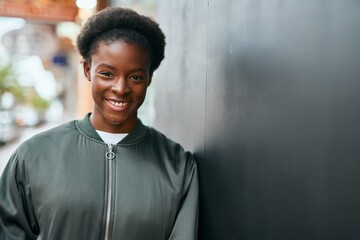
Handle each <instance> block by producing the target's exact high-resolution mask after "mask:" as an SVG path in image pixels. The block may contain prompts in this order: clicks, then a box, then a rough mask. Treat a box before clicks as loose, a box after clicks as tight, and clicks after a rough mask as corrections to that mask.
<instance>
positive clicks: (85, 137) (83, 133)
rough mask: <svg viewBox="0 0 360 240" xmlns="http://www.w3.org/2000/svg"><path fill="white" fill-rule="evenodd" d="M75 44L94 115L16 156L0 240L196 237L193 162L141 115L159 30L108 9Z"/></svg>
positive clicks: (161, 39)
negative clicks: (89, 84) (81, 59)
mask: <svg viewBox="0 0 360 240" xmlns="http://www.w3.org/2000/svg"><path fill="white" fill-rule="evenodd" d="M77 46H78V49H79V52H80V54H81V55H82V57H83V59H84V60H83V69H84V74H85V77H86V78H87V79H88V80H89V81H90V82H91V86H92V88H91V89H92V96H93V100H94V108H93V111H92V112H91V113H89V114H88V115H87V116H85V118H84V119H82V120H75V121H72V122H69V123H66V124H63V125H61V126H59V127H56V128H54V129H51V130H49V131H46V132H44V133H41V134H39V135H37V136H34V137H32V138H31V139H29V140H28V141H26V142H25V143H23V144H22V145H21V146H20V147H19V148H18V149H17V150H16V151H15V153H14V154H13V155H12V157H11V158H10V160H9V163H8V165H7V167H6V169H5V170H4V172H3V174H2V177H1V181H0V239H49V240H56V239H66V240H71V239H74V240H80V239H86V240H91V239H125V240H133V239H134V240H142V239H143V240H152V239H153V240H161V239H176V240H180V239H183V240H192V239H196V235H197V216H198V179H197V168H196V163H195V161H194V159H193V157H192V155H191V154H190V153H189V152H185V151H184V150H183V149H182V147H181V146H180V145H179V144H177V143H175V142H173V141H171V140H169V139H168V138H167V137H166V136H164V135H163V134H161V133H160V132H158V131H156V130H155V129H153V128H150V127H147V126H144V125H143V124H142V122H141V121H140V120H139V119H138V117H137V110H138V108H139V107H140V106H141V104H142V103H143V101H144V98H145V95H146V90H147V87H148V86H149V85H150V83H151V79H152V75H153V72H154V71H155V70H156V69H157V68H158V67H159V65H160V63H161V61H162V59H163V58H164V47H165V36H164V34H163V33H162V31H161V29H160V28H159V26H158V24H157V23H156V22H154V21H153V20H151V19H150V18H148V17H145V16H141V15H139V14H137V13H136V12H134V11H132V10H129V9H123V8H107V9H105V10H103V11H101V12H99V13H98V14H96V15H94V16H93V17H91V18H90V19H89V20H88V22H87V23H86V24H85V26H84V28H83V30H82V31H81V33H80V34H79V36H78V39H77Z"/></svg>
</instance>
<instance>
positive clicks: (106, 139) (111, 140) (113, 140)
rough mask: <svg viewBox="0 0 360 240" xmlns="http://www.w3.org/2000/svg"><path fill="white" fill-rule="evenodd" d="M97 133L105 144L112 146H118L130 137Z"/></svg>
mask: <svg viewBox="0 0 360 240" xmlns="http://www.w3.org/2000/svg"><path fill="white" fill-rule="evenodd" d="M96 132H97V133H98V134H99V136H100V137H101V139H102V140H103V141H104V142H105V143H111V144H117V143H118V142H120V141H121V140H122V139H123V138H124V137H126V136H127V135H128V133H108V132H103V131H99V130H96Z"/></svg>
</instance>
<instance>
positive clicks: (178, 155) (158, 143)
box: [148, 127, 195, 165]
mask: <svg viewBox="0 0 360 240" xmlns="http://www.w3.org/2000/svg"><path fill="white" fill-rule="evenodd" d="M148 137H149V141H150V142H151V144H152V146H153V147H154V148H156V149H158V150H160V151H161V152H164V153H166V154H169V155H170V156H171V158H172V159H176V160H181V161H184V160H185V161H186V162H187V164H190V165H192V164H195V161H194V157H193V154H192V153H191V152H189V151H186V150H185V149H184V148H183V146H182V145H181V144H180V143H178V142H176V141H174V140H173V139H171V138H169V137H167V136H166V135H165V134H164V133H162V132H160V131H159V130H157V129H155V128H153V127H149V132H148Z"/></svg>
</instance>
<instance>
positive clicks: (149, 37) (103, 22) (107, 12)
mask: <svg viewBox="0 0 360 240" xmlns="http://www.w3.org/2000/svg"><path fill="white" fill-rule="evenodd" d="M118 40H123V41H126V42H129V43H135V44H137V45H139V46H141V47H143V48H144V49H146V50H148V51H149V53H150V56H151V67H150V70H151V72H153V71H155V70H156V69H157V68H158V67H159V66H160V63H161V61H162V60H163V59H164V51H165V35H164V33H163V32H162V30H161V29H160V27H159V24H158V23H156V22H155V21H154V20H152V19H151V18H149V17H147V16H143V15H140V14H138V13H137V12H135V11H133V10H131V9H128V8H120V7H108V8H106V9H104V10H101V11H100V12H98V13H97V14H95V15H93V16H92V17H90V18H89V19H88V21H87V22H86V23H85V25H84V27H83V29H82V30H81V32H80V33H79V35H78V37H77V40H76V43H77V48H78V50H79V52H80V54H81V56H82V57H83V58H84V59H85V60H86V61H88V62H91V56H92V54H94V53H95V52H96V50H97V47H98V46H99V43H100V42H104V43H105V44H110V43H112V42H114V41H118Z"/></svg>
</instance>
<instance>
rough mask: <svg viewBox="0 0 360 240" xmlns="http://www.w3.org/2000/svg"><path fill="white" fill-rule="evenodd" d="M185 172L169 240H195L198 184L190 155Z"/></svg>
mask: <svg viewBox="0 0 360 240" xmlns="http://www.w3.org/2000/svg"><path fill="white" fill-rule="evenodd" d="M190 158H191V159H190V161H189V164H188V167H187V170H186V178H185V182H184V193H183V198H182V201H181V204H180V207H179V210H178V214H177V218H176V220H175V224H174V226H173V229H172V231H171V234H170V237H169V240H195V239H197V227H198V211H199V182H198V173H197V165H196V162H195V160H194V159H193V158H192V156H191V155H190Z"/></svg>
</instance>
